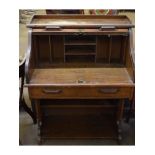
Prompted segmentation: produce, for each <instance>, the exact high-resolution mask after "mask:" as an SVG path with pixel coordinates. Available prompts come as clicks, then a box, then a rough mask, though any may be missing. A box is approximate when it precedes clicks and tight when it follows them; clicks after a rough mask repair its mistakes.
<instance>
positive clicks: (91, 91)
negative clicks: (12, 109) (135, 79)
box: [29, 86, 133, 99]
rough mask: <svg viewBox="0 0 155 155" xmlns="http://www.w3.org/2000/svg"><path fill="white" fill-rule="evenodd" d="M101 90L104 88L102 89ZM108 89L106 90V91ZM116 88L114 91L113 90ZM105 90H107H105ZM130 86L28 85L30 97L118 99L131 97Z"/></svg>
mask: <svg viewBox="0 0 155 155" xmlns="http://www.w3.org/2000/svg"><path fill="white" fill-rule="evenodd" d="M102 90H105V92H104V91H102ZM107 90H108V91H107ZM113 90H116V92H113ZM106 91H107V92H106ZM132 93H133V89H132V87H118V86H113V87H101V86H100V87H91V86H83V87H78V86H76V87H74V86H73V87H67V86H66V87H63V86H57V87H55V86H51V87H30V88H29V95H30V98H35V99H56V98H59V99H82V98H83V99H84V98H85V99H95V98H97V99H113V98H115V99H119V98H130V99H131V98H132Z"/></svg>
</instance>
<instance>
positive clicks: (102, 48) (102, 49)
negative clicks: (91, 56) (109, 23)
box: [96, 35, 109, 63]
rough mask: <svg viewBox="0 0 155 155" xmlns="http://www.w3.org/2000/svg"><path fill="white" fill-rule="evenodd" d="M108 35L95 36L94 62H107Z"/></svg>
mask: <svg viewBox="0 0 155 155" xmlns="http://www.w3.org/2000/svg"><path fill="white" fill-rule="evenodd" d="M108 56H109V37H108V35H104V36H97V46H96V62H102V63H108Z"/></svg>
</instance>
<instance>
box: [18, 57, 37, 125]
mask: <svg viewBox="0 0 155 155" xmlns="http://www.w3.org/2000/svg"><path fill="white" fill-rule="evenodd" d="M25 61H26V59H25V58H24V59H23V60H22V61H21V62H20V64H19V79H21V81H20V88H19V90H20V93H19V95H20V96H19V108H20V109H21V108H23V109H24V110H25V111H26V112H27V113H28V114H29V115H30V116H31V118H32V120H33V123H34V124H35V123H36V116H35V115H34V113H33V112H32V111H31V109H30V108H29V107H28V106H27V104H26V103H25V100H24V97H23V86H24V79H25Z"/></svg>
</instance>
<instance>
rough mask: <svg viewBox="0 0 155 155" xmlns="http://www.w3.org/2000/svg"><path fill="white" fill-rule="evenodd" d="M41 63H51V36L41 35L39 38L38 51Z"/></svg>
mask: <svg viewBox="0 0 155 155" xmlns="http://www.w3.org/2000/svg"><path fill="white" fill-rule="evenodd" d="M36 52H38V57H39V62H40V63H43V62H49V63H50V56H51V54H50V53H51V51H50V38H49V36H45V35H41V36H37V51H36Z"/></svg>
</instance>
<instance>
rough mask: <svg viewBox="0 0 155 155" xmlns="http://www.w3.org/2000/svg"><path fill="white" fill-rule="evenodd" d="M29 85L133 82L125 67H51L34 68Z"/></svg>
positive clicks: (129, 83) (99, 84) (127, 84)
mask: <svg viewBox="0 0 155 155" xmlns="http://www.w3.org/2000/svg"><path fill="white" fill-rule="evenodd" d="M79 81H82V83H79ZM29 85H32V86H33V85H34V86H35V85H43V86H44V85H47V86H48V85H49V86H79V85H80V86H81V85H82V86H112V85H117V86H133V85H134V84H133V81H132V80H131V78H130V76H129V74H128V72H127V70H126V68H74V69H73V68H53V69H35V70H34V72H33V74H32V78H31V80H30V83H29Z"/></svg>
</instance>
